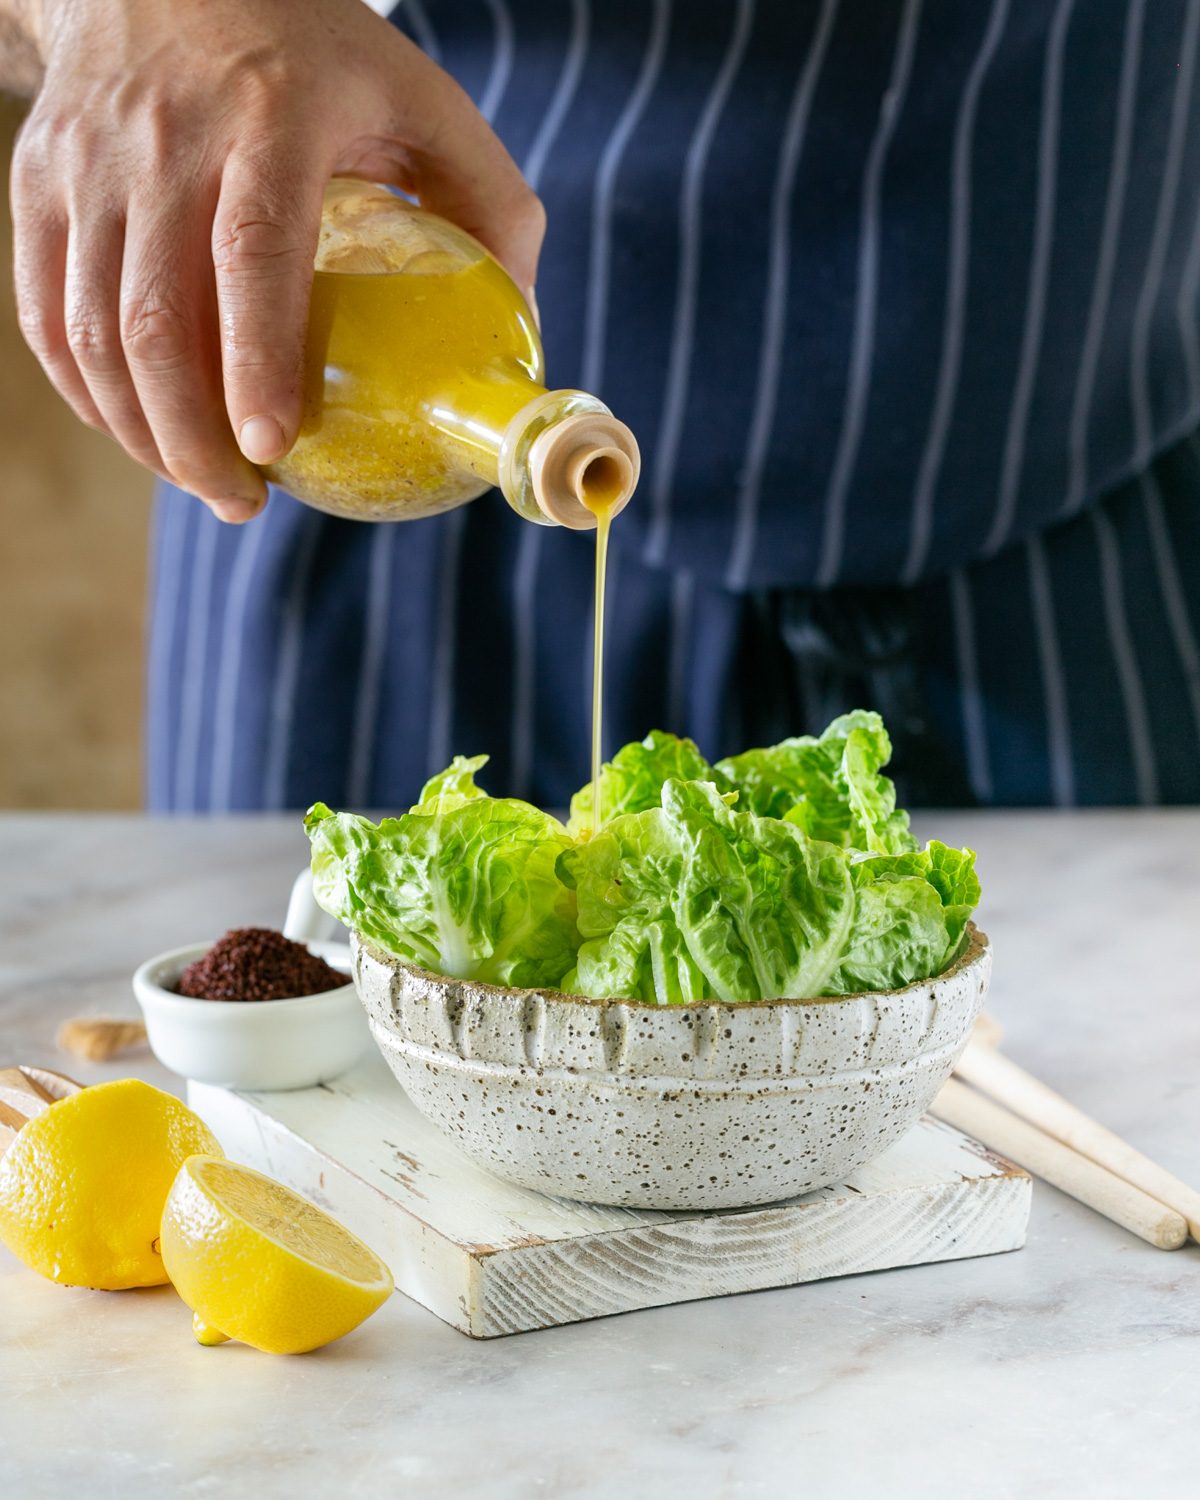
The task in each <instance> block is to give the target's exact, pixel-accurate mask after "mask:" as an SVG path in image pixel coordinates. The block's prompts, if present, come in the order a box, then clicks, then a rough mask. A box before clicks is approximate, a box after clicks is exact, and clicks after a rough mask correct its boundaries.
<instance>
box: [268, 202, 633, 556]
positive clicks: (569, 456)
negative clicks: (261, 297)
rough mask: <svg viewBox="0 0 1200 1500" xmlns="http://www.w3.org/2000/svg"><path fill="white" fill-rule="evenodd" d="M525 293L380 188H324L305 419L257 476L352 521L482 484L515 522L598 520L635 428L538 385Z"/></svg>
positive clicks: (613, 497)
mask: <svg viewBox="0 0 1200 1500" xmlns="http://www.w3.org/2000/svg"><path fill="white" fill-rule="evenodd" d="M542 378H543V355H542V344H541V339H540V338H539V337H538V331H537V326H536V324H535V322H534V319H533V317H532V315H531V314H530V311H529V308H528V306H527V305H526V303H525V299H524V297H522V295H521V293H520V292H519V291H518V290H517V287H516V286H515V285H514V284H513V282H512V280H511V279H510V277H509V276H508V273H507V272H506V271H504V270H503V268H502V267H501V266H500V265H499V264H498V263H497V262H496V261H495V260H493V259H492V257H491V256H490V255H489V254H488V253H487V251H486V250H484V248H483V246H482V245H480V244H479V243H478V242H477V241H476V240H474V239H472V238H471V236H470V235H469V234H467V233H465V232H464V231H463V230H461V229H458V228H456V227H455V226H454V225H452V224H449V223H447V222H446V221H445V220H444V219H440V218H437V217H436V216H435V215H433V214H429V213H425V212H424V211H423V210H421V209H419V208H414V207H413V206H412V205H411V204H409V203H407V202H406V201H404V200H403V199H400V198H397V197H395V196H394V195H393V194H392V193H389V192H388V191H387V190H386V189H385V188H381V187H377V186H375V185H373V184H371V183H366V182H359V181H356V180H351V179H347V178H339V179H335V180H334V181H333V182H332V183H330V185H329V188H328V190H327V192H326V196H325V210H324V216H323V220H322V225H321V238H320V244H319V247H318V251H317V260H316V275H315V279H314V284H313V292H312V304H311V311H310V314H309V333H308V346H307V352H306V359H305V402H304V418H303V422H302V425H301V429H300V435H299V437H298V438H297V440H296V443H295V445H294V447H293V448H292V450H291V452H290V453H288V454H287V455H286V457H284V458H283V459H281V460H280V461H279V462H278V463H276V464H271V465H269V466H267V467H266V468H265V470H264V472H265V473H266V475H267V477H268V478H270V479H272V480H274V481H276V482H277V483H279V484H280V485H282V486H283V487H284V488H285V489H286V490H288V491H289V492H290V493H291V494H293V495H295V496H296V497H297V498H298V499H301V500H304V501H307V502H308V504H310V505H314V506H316V507H317V508H318V509H320V510H325V511H330V512H332V513H333V514H335V515H341V516H349V517H352V518H354V519H356V520H369V521H400V520H408V519H410V518H415V517H418V516H429V515H435V514H437V513H438V512H439V511H445V510H450V509H452V508H453V507H454V506H456V505H462V504H464V503H465V502H466V501H468V500H473V499H474V498H475V497H476V496H477V495H481V494H482V493H483V492H484V491H485V490H487V489H489V488H491V487H492V486H493V485H498V486H499V487H500V489H501V491H502V492H503V494H504V497H505V499H506V500H507V501H508V503H509V504H510V505H511V506H512V508H513V509H514V510H515V511H517V512H518V514H519V515H522V516H524V517H525V519H526V520H528V521H535V522H539V523H541V524H543V525H560V526H567V527H570V528H572V529H573V530H589V529H592V528H594V527H596V526H597V525H598V523H599V521H600V519H601V518H602V517H605V518H611V517H612V516H613V515H615V514H616V513H617V512H618V511H619V510H620V509H621V508H622V507H623V506H624V505H625V503H626V502H627V501H628V500H629V497H630V496H631V495H632V493H633V489H634V486H635V485H636V483H637V477H638V470H639V467H640V457H639V454H638V447H637V442H636V441H635V439H634V437H633V434H632V433H631V432H630V431H629V429H628V428H627V427H626V426H625V425H624V423H622V422H619V421H617V419H616V418H615V417H614V416H613V414H612V413H611V412H610V411H609V409H608V408H607V407H606V406H605V405H604V403H603V402H602V401H598V400H597V399H596V398H595V397H594V396H589V395H587V394H586V393H585V392H583V391H570V390H564V391H548V390H547V389H546V387H545V386H544V385H543V383H542Z"/></svg>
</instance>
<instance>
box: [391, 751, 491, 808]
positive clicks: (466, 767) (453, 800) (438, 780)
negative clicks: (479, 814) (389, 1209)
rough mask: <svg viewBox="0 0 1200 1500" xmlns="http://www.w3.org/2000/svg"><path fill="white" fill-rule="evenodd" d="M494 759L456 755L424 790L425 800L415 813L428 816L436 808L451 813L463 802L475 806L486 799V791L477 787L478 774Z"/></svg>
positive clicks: (419, 803) (417, 804) (421, 797)
mask: <svg viewBox="0 0 1200 1500" xmlns="http://www.w3.org/2000/svg"><path fill="white" fill-rule="evenodd" d="M489 760H491V756H490V755H471V756H467V755H456V756H455V757H454V759H453V760H452V761H451V762H450V764H449V765H448V766H447V767H446V769H445V770H444V771H439V772H438V774H437V775H436V776H431V777H430V778H429V780H428V781H427V782H426V783H425V785H424V786H423V787H422V788H421V796H420V798H419V800H418V801H417V803H416V805H415V806H414V807H413V808H412V809H411V811H412V812H428V811H430V810H431V809H432V807H433V806H434V805H436V806H437V807H439V808H441V810H442V811H443V812H448V811H449V810H450V808H451V807H457V806H459V805H461V804H462V803H463V802H473V801H475V799H476V798H478V797H486V796H487V793H486V792H485V791H484V790H483V788H482V787H480V786H476V785H475V772H476V771H482V770H483V768H484V766H486V765H487V763H488V761H489Z"/></svg>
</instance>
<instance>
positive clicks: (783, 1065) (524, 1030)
mask: <svg viewBox="0 0 1200 1500" xmlns="http://www.w3.org/2000/svg"><path fill="white" fill-rule="evenodd" d="M353 946H354V978H355V983H356V984H357V986H358V993H359V995H360V997H361V999H362V1001H363V1004H364V1005H365V1006H366V1010H367V1016H368V1019H369V1021H370V1025H371V1034H372V1035H373V1036H374V1038H375V1041H376V1042H377V1043H378V1045H379V1049H380V1051H381V1052H382V1053H383V1055H384V1057H385V1058H386V1060H387V1063H388V1065H389V1067H390V1068H391V1070H392V1072H393V1073H394V1074H395V1075H396V1077H397V1078H398V1079H399V1080H400V1082H401V1083H402V1084H403V1085H404V1088H405V1091H406V1092H407V1094H408V1096H409V1098H410V1099H411V1100H412V1101H413V1103H414V1104H415V1105H416V1106H417V1108H418V1109H419V1110H420V1111H421V1112H422V1114H424V1115H426V1116H427V1117H428V1118H429V1119H430V1120H432V1121H433V1122H434V1123H435V1124H437V1125H439V1126H441V1128H442V1129H443V1130H444V1131H445V1132H446V1133H447V1134H448V1135H449V1136H450V1137H451V1138H452V1139H453V1140H454V1141H456V1142H457V1143H458V1145H459V1146H461V1147H462V1149H463V1150H464V1151H465V1152H466V1153H467V1155H468V1156H470V1157H472V1158H473V1159H474V1160H475V1161H477V1162H479V1163H480V1164H481V1165H482V1166H485V1167H488V1168H490V1169H491V1170H492V1171H494V1172H496V1173H498V1174H499V1175H500V1176H501V1177H507V1178H508V1179H509V1180H510V1181H512V1182H518V1183H521V1184H523V1185H524V1186H526V1187H532V1188H538V1189H540V1190H541V1191H542V1192H547V1193H558V1194H561V1195H563V1196H564V1197H569V1198H583V1199H587V1200H589V1201H590V1202H594V1203H617V1204H625V1205H628V1206H630V1207H636V1208H670V1209H697V1208H741V1207H748V1206H749V1205H751V1204H755V1203H771V1202H774V1201H776V1200H777V1199H780V1198H790V1197H792V1196H793V1195H794V1194H796V1193H804V1192H808V1191H809V1190H811V1189H812V1188H818V1187H824V1186H826V1185H827V1184H829V1183H834V1182H840V1181H842V1180H843V1179H844V1178H845V1176H846V1175H847V1173H849V1172H852V1171H853V1170H854V1169H855V1167H858V1166H861V1165H862V1163H863V1162H865V1161H869V1160H870V1159H871V1158H872V1157H874V1156H877V1155H878V1154H879V1153H880V1152H881V1151H883V1150H884V1149H885V1148H886V1147H888V1146H890V1145H891V1144H892V1142H893V1141H895V1140H897V1139H898V1138H899V1137H900V1136H902V1135H903V1134H904V1132H905V1131H906V1130H908V1129H909V1127H910V1126H911V1125H913V1124H914V1123H915V1122H916V1120H917V1119H918V1118H919V1116H920V1115H921V1114H922V1112H923V1111H924V1110H925V1109H926V1108H927V1106H928V1105H929V1104H930V1103H931V1101H932V1100H933V1097H934V1095H935V1094H936V1093H937V1091H938V1089H940V1088H941V1086H942V1084H943V1083H944V1082H945V1080H946V1079H947V1078H948V1077H949V1076H950V1073H951V1071H952V1069H953V1067H954V1064H955V1063H956V1062H957V1060H958V1057H959V1054H960V1053H961V1052H962V1050H963V1048H964V1047H965V1045H966V1042H967V1038H968V1036H969V1034H970V1031H971V1026H972V1024H973V1022H974V1020H975V1017H976V1015H978V1013H979V1009H980V1006H981V1005H982V1003H983V996H984V993H985V991H986V989H987V983H988V977H989V974H990V972H991V951H990V949H989V947H988V941H987V938H986V937H985V936H984V934H983V933H981V932H979V931H977V930H976V929H975V928H974V927H972V928H971V932H970V945H969V947H968V948H967V951H966V952H965V953H964V954H963V956H962V957H961V958H960V959H959V960H958V962H957V963H955V964H954V965H953V967H951V968H950V969H948V970H947V971H946V972H945V973H944V974H941V975H939V977H938V978H937V979H932V980H928V981H925V982H924V983H921V984H910V985H909V986H908V987H907V988H906V989H902V990H890V991H883V992H880V993H877V994H867V995H849V996H846V997H843V998H839V999H834V1000H771V1001H762V1002H754V1003H747V1004H742V1005H729V1004H711V1005H679V1006H674V1005H672V1006H655V1005H641V1004H633V1003H630V1002H628V1001H624V1000H587V999H582V998H579V997H575V996H569V995H559V994H557V993H555V992H553V991H546V992H543V991H540V990H505V989H497V988H496V987H495V986H492V985H486V984H475V983H471V982H468V981H461V980H456V979H446V978H444V977H443V976H442V975H440V974H431V973H428V972H427V971H426V970H423V969H417V968H413V967H411V966H409V965H407V964H404V963H402V962H401V961H400V960H399V959H396V958H393V957H391V956H390V955H389V954H386V953H383V952H381V951H380V950H379V949H377V948H374V947H372V946H371V945H370V944H368V943H363V942H361V941H358V940H356V941H355V943H354V945H353Z"/></svg>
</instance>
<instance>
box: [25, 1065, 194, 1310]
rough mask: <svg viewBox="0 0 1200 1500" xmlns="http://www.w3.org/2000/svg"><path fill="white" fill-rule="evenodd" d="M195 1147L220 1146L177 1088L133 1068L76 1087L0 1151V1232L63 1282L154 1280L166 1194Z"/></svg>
mask: <svg viewBox="0 0 1200 1500" xmlns="http://www.w3.org/2000/svg"><path fill="white" fill-rule="evenodd" d="M200 1151H203V1152H208V1153H209V1154H211V1155H219V1154H220V1151H221V1147H220V1144H219V1142H218V1141H217V1139H216V1137H215V1136H214V1135H213V1133H212V1131H211V1130H209V1128H208V1126H207V1125H206V1124H205V1123H204V1121H203V1120H201V1119H200V1117H199V1116H198V1115H194V1114H193V1113H192V1111H191V1110H190V1109H188V1107H187V1106H186V1105H185V1104H183V1103H182V1102H181V1101H180V1100H178V1099H176V1098H175V1097H174V1095H172V1094H164V1093H163V1091H162V1090H161V1089H156V1088H152V1087H151V1086H150V1085H149V1084H148V1083H143V1082H142V1081H141V1080H140V1079H138V1078H121V1079H118V1080H116V1081H115V1082H113V1083H99V1084H96V1085H94V1086H93V1087H92V1088H86V1089H81V1090H80V1092H79V1093H77V1094H73V1095H71V1097H70V1098H67V1099H61V1100H59V1102H58V1103H57V1104H52V1105H51V1106H50V1108H49V1109H48V1110H46V1111H45V1112H44V1113H43V1114H40V1115H37V1116H35V1117H34V1118H33V1119H32V1120H30V1121H29V1123H28V1124H27V1125H25V1126H24V1127H23V1128H22V1129H21V1130H20V1131H19V1132H18V1134H17V1138H16V1140H15V1141H13V1143H12V1145H11V1146H10V1147H9V1149H8V1151H7V1152H6V1154H5V1155H4V1156H3V1158H0V1241H3V1242H4V1244H6V1245H7V1246H8V1248H9V1249H10V1250H11V1251H12V1252H13V1254H14V1255H16V1256H17V1257H18V1258H19V1259H20V1260H23V1261H24V1262H25V1264H26V1265H27V1266H29V1267H31V1268H32V1269H33V1270H35V1271H40V1272H41V1274H42V1275H43V1276H48V1277H49V1278H50V1280H51V1281H57V1282H61V1283H62V1284H63V1285H65V1286H90V1287H99V1288H101V1289H102V1290H105V1291H118V1290H120V1289H121V1288H123V1287H131V1286H159V1285H161V1283H162V1282H164V1281H166V1280H167V1273H166V1271H165V1270H164V1268H163V1263H162V1257H161V1255H160V1254H159V1250H158V1228H159V1221H160V1220H161V1218H162V1210H163V1204H164V1203H165V1202H166V1198H167V1193H168V1192H169V1191H170V1188H171V1183H172V1181H173V1180H174V1177H175V1174H176V1172H178V1170H179V1168H180V1165H181V1163H182V1162H184V1161H185V1160H186V1159H187V1157H189V1156H192V1155H194V1154H195V1153H196V1152H200Z"/></svg>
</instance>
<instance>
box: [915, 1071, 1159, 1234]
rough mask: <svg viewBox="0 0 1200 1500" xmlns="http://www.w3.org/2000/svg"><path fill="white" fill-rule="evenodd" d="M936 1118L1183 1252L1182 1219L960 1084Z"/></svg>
mask: <svg viewBox="0 0 1200 1500" xmlns="http://www.w3.org/2000/svg"><path fill="white" fill-rule="evenodd" d="M931 1113H933V1114H934V1115H936V1116H937V1117H938V1119H940V1120H945V1121H946V1123H947V1124H949V1125H954V1126H956V1127H957V1128H958V1129H959V1130H964V1131H966V1133H967V1134H968V1135H973V1136H974V1137H975V1138H976V1139H977V1140H980V1141H984V1142H986V1143H987V1145H988V1146H990V1147H992V1148H993V1149H994V1150H996V1151H998V1152H1000V1153H1001V1154H1002V1155H1003V1156H1007V1157H1011V1159H1012V1160H1013V1161H1015V1162H1017V1163H1018V1164H1019V1165H1020V1166H1022V1167H1024V1168H1025V1169H1026V1171H1028V1172H1033V1173H1034V1174H1035V1175H1036V1176H1038V1177H1042V1178H1044V1179H1045V1180H1046V1181H1047V1182H1049V1183H1051V1184H1053V1186H1054V1187H1056V1188H1060V1189H1061V1190H1062V1191H1063V1192H1064V1193H1068V1194H1070V1196H1071V1197H1072V1198H1075V1199H1077V1200H1078V1201H1079V1202H1080V1203H1086V1204H1087V1206H1088V1207H1089V1208H1093V1209H1095V1210H1096V1212H1097V1213H1100V1214H1103V1215H1104V1217H1105V1218H1107V1219H1111V1220H1112V1221H1113V1223H1114V1224H1120V1225H1121V1226H1122V1227H1123V1228H1125V1229H1128V1230H1130V1231H1131V1232H1132V1233H1134V1234H1136V1235H1139V1236H1140V1237H1141V1238H1142V1239H1144V1240H1146V1241H1147V1242H1148V1243H1149V1244H1151V1245H1154V1246H1156V1247H1157V1248H1158V1249H1160V1250H1177V1249H1178V1248H1179V1246H1180V1245H1182V1244H1183V1242H1184V1241H1185V1240H1186V1239H1187V1236H1188V1225H1187V1221H1186V1220H1185V1219H1184V1217H1183V1215H1182V1214H1179V1213H1176V1212H1175V1211H1174V1210H1173V1209H1170V1208H1167V1207H1166V1206H1165V1205H1164V1204H1162V1203H1160V1202H1159V1201H1158V1200H1157V1199H1156V1198H1152V1197H1150V1195H1149V1194H1148V1193H1144V1192H1142V1191H1141V1189H1140V1188H1136V1187H1133V1186H1132V1185H1131V1184H1130V1183H1128V1182H1126V1181H1125V1180H1124V1179H1123V1178H1121V1177H1118V1176H1117V1175H1116V1174H1115V1173H1114V1172H1110V1171H1108V1169H1107V1168H1105V1167H1102V1166H1099V1165H1098V1164H1097V1163H1096V1162H1094V1161H1091V1160H1089V1159H1088V1158H1087V1157H1086V1156H1082V1155H1080V1153H1079V1152H1078V1151H1075V1150H1073V1149H1072V1148H1071V1147H1070V1146H1066V1145H1064V1144H1063V1143H1062V1142H1061V1141H1058V1140H1055V1138H1054V1137H1053V1136H1051V1135H1047V1134H1046V1133H1045V1132H1044V1131H1042V1130H1039V1129H1038V1128H1037V1126H1036V1125H1031V1124H1030V1123H1029V1122H1028V1121H1027V1120H1023V1119H1021V1118H1020V1117H1019V1116H1018V1115H1015V1114H1013V1113H1012V1112H1011V1111H1010V1110H1007V1109H1005V1108H1004V1106H1003V1105H1002V1104H998V1103H997V1102H996V1101H995V1100H994V1099H989V1098H987V1097H986V1096H985V1095H983V1094H980V1093H977V1092H976V1091H975V1090H974V1089H972V1088H968V1087H967V1085H966V1084H965V1083H960V1082H959V1081H958V1080H957V1079H954V1078H952V1079H951V1080H950V1081H949V1082H948V1083H946V1084H945V1085H943V1087H942V1091H941V1093H940V1094H938V1096H937V1098H936V1099H935V1100H934V1101H933V1105H932V1106H931Z"/></svg>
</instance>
